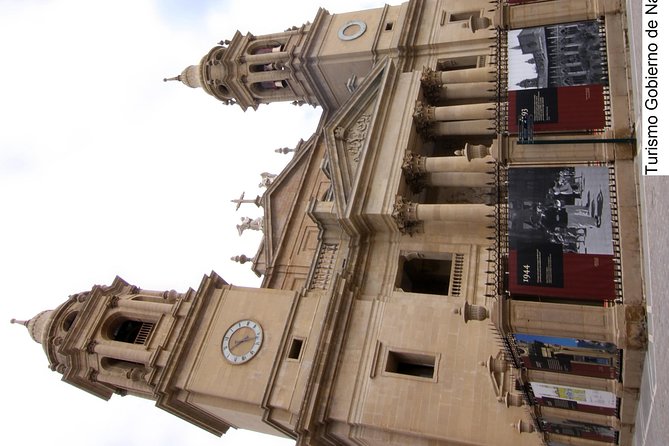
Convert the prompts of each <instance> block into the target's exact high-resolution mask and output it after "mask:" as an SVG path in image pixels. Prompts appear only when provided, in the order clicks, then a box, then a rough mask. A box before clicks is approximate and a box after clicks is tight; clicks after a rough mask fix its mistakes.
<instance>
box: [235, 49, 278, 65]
mask: <svg viewBox="0 0 669 446" xmlns="http://www.w3.org/2000/svg"><path fill="white" fill-rule="evenodd" d="M243 60H244V61H245V62H246V63H247V64H249V65H262V64H268V63H272V62H278V61H281V60H288V54H287V53H286V52H283V51H277V52H274V53H259V54H249V55H247V56H244V59H243Z"/></svg>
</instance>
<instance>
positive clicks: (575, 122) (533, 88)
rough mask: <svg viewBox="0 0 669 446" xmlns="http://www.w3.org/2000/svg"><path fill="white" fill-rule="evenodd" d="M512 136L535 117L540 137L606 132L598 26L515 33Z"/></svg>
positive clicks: (510, 68) (603, 60) (511, 56)
mask: <svg viewBox="0 0 669 446" xmlns="http://www.w3.org/2000/svg"><path fill="white" fill-rule="evenodd" d="M507 37H508V48H507V50H508V85H509V87H508V88H509V117H508V121H509V122H508V126H509V132H511V133H517V132H518V120H519V118H521V117H523V116H530V118H531V119H532V122H533V123H534V131H535V132H561V131H577V130H598V129H603V128H605V127H606V114H605V99H604V86H605V85H607V83H608V78H607V76H606V65H607V64H606V58H605V43H604V41H603V38H602V35H601V33H600V23H599V22H597V21H596V20H591V21H585V22H576V23H563V24H556V25H549V26H541V27H536V28H525V29H516V30H511V31H509V32H508V34H507Z"/></svg>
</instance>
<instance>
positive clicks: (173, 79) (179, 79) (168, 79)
mask: <svg viewBox="0 0 669 446" xmlns="http://www.w3.org/2000/svg"><path fill="white" fill-rule="evenodd" d="M167 81H181V75H178V76H174V77H166V78H164V79H163V82H167Z"/></svg>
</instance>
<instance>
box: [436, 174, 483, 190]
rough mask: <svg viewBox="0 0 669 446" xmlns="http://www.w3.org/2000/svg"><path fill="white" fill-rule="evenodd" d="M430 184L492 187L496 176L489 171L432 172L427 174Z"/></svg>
mask: <svg viewBox="0 0 669 446" xmlns="http://www.w3.org/2000/svg"><path fill="white" fill-rule="evenodd" d="M425 180H426V183H427V185H429V186H440V187H457V186H463V187H490V186H491V184H490V183H491V182H493V180H494V178H493V177H492V176H490V174H487V173H475V172H462V173H460V172H432V173H427V174H426V175H425Z"/></svg>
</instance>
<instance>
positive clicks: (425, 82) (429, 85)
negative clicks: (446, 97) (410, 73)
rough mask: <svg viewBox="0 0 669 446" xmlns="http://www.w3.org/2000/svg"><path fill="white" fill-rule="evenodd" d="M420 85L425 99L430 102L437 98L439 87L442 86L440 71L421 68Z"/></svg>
mask: <svg viewBox="0 0 669 446" xmlns="http://www.w3.org/2000/svg"><path fill="white" fill-rule="evenodd" d="M420 83H421V85H422V86H423V93H424V94H425V96H426V97H427V98H429V99H431V100H435V99H438V98H439V95H440V91H441V87H442V85H443V82H442V81H441V72H440V71H434V70H433V69H432V68H430V67H423V73H422V75H421V77H420Z"/></svg>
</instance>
